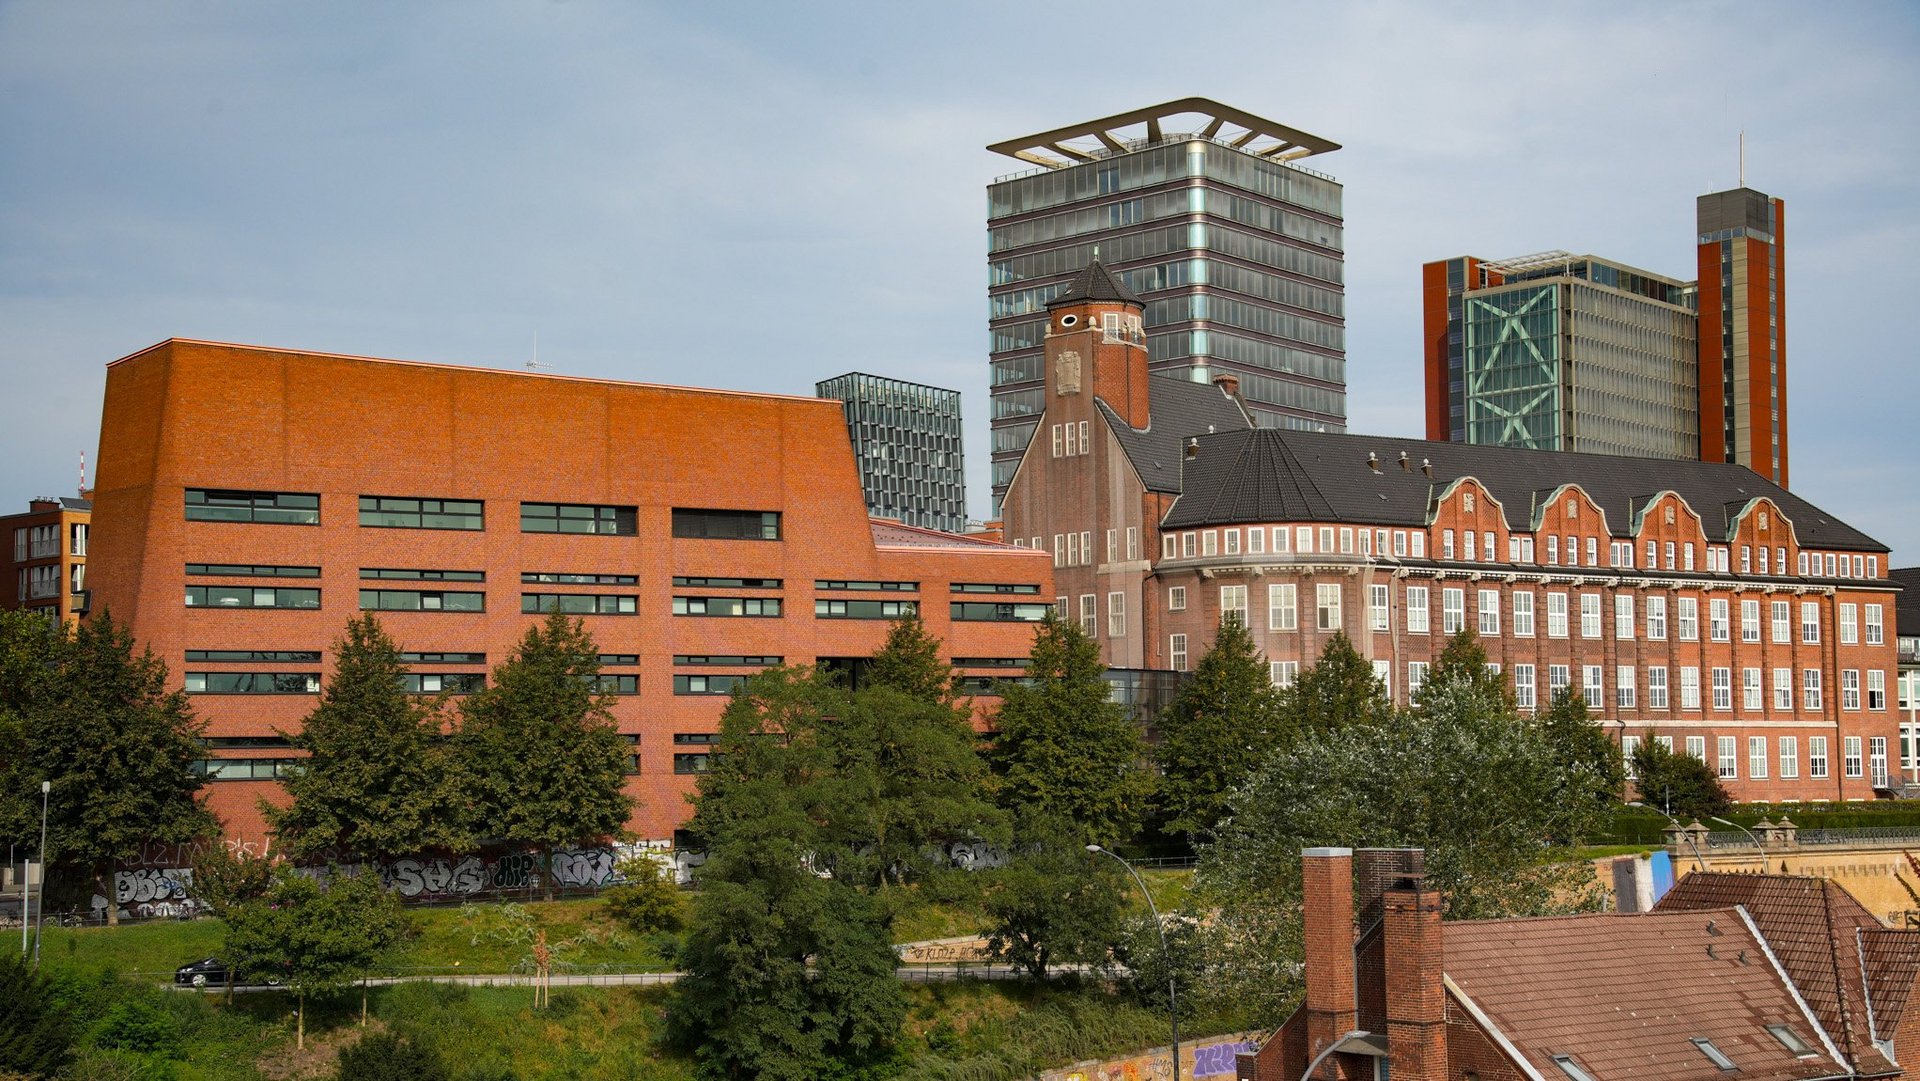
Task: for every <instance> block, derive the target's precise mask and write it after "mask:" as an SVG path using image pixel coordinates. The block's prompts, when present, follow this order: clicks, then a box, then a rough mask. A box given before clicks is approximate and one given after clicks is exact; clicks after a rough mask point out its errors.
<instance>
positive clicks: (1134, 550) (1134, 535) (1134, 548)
mask: <svg viewBox="0 0 1920 1081" xmlns="http://www.w3.org/2000/svg"><path fill="white" fill-rule="evenodd" d="M1127 558H1128V559H1139V558H1140V527H1139V526H1132V525H1130V526H1128V527H1127Z"/></svg>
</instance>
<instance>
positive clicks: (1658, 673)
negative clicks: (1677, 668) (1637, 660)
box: [1647, 666, 1667, 709]
mask: <svg viewBox="0 0 1920 1081" xmlns="http://www.w3.org/2000/svg"><path fill="white" fill-rule="evenodd" d="M1647 708H1648V709H1666V708H1667V670H1666V669H1665V668H1664V667H1660V666H1654V667H1650V668H1648V669H1647Z"/></svg>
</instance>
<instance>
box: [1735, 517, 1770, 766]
mask: <svg viewBox="0 0 1920 1081" xmlns="http://www.w3.org/2000/svg"><path fill="white" fill-rule="evenodd" d="M1740 573H1741V574H1752V573H1753V546H1752V545H1747V544H1743V545H1741V546H1740ZM1760 776H1762V777H1765V776H1766V774H1764V773H1763V774H1761V775H1760Z"/></svg>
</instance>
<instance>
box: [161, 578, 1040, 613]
mask: <svg viewBox="0 0 1920 1081" xmlns="http://www.w3.org/2000/svg"><path fill="white" fill-rule="evenodd" d="M742 581H744V580H742ZM900 584H905V583H900ZM1029 590H1031V591H1035V592H1037V591H1038V587H1034V586H1028V587H1024V588H1019V587H1016V588H1012V589H1009V590H1007V591H1008V592H1026V591H1029ZM996 591H998V590H996ZM963 592H972V590H966V591H963ZM186 598H187V607H189V608H200V607H219V608H294V609H316V608H319V607H320V591H319V590H317V589H290V588H276V587H257V586H188V587H187V591H186ZM1035 607H1038V608H1041V609H1044V608H1045V607H1046V606H1045V605H1038V606H1034V605H1003V604H993V603H986V602H973V601H968V602H955V603H954V604H952V605H951V606H950V608H949V613H950V616H951V618H953V619H956V620H962V621H969V622H978V621H990V622H991V621H1009V620H1011V621H1031V620H1037V619H1039V618H1041V617H1040V616H1036V615H1032V614H1030V613H1029V612H1028V611H1027V610H1028V609H1032V608H1035ZM360 608H361V610H362V611H367V612H484V611H486V610H487V595H486V594H485V593H475V592H460V591H452V590H417V589H363V590H361V591H360ZM520 610H521V611H522V612H524V613H528V614H539V613H544V612H552V611H556V610H557V611H559V612H561V613H563V614H566V615H603V616H604V615H621V616H629V615H637V614H638V613H639V598H638V597H637V596H635V595H633V594H618V593H601V594H594V593H522V594H521V595H520ZM917 610H918V605H917V604H915V602H913V601H880V600H872V601H863V600H828V599H824V598H822V599H819V600H816V601H815V602H814V615H815V616H818V617H820V618H823V619H896V618H899V617H900V616H903V615H908V614H911V613H913V612H916V611H917ZM673 614H674V615H676V616H762V617H773V616H779V615H781V614H782V603H781V599H780V598H779V597H725V596H721V597H675V598H673Z"/></svg>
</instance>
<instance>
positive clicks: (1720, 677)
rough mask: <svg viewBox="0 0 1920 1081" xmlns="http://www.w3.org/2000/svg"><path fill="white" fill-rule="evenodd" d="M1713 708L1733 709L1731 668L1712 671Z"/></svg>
mask: <svg viewBox="0 0 1920 1081" xmlns="http://www.w3.org/2000/svg"><path fill="white" fill-rule="evenodd" d="M1713 708H1714V709H1718V710H1730V709H1732V708H1733V669H1731V668H1716V669H1714V670H1713Z"/></svg>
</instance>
